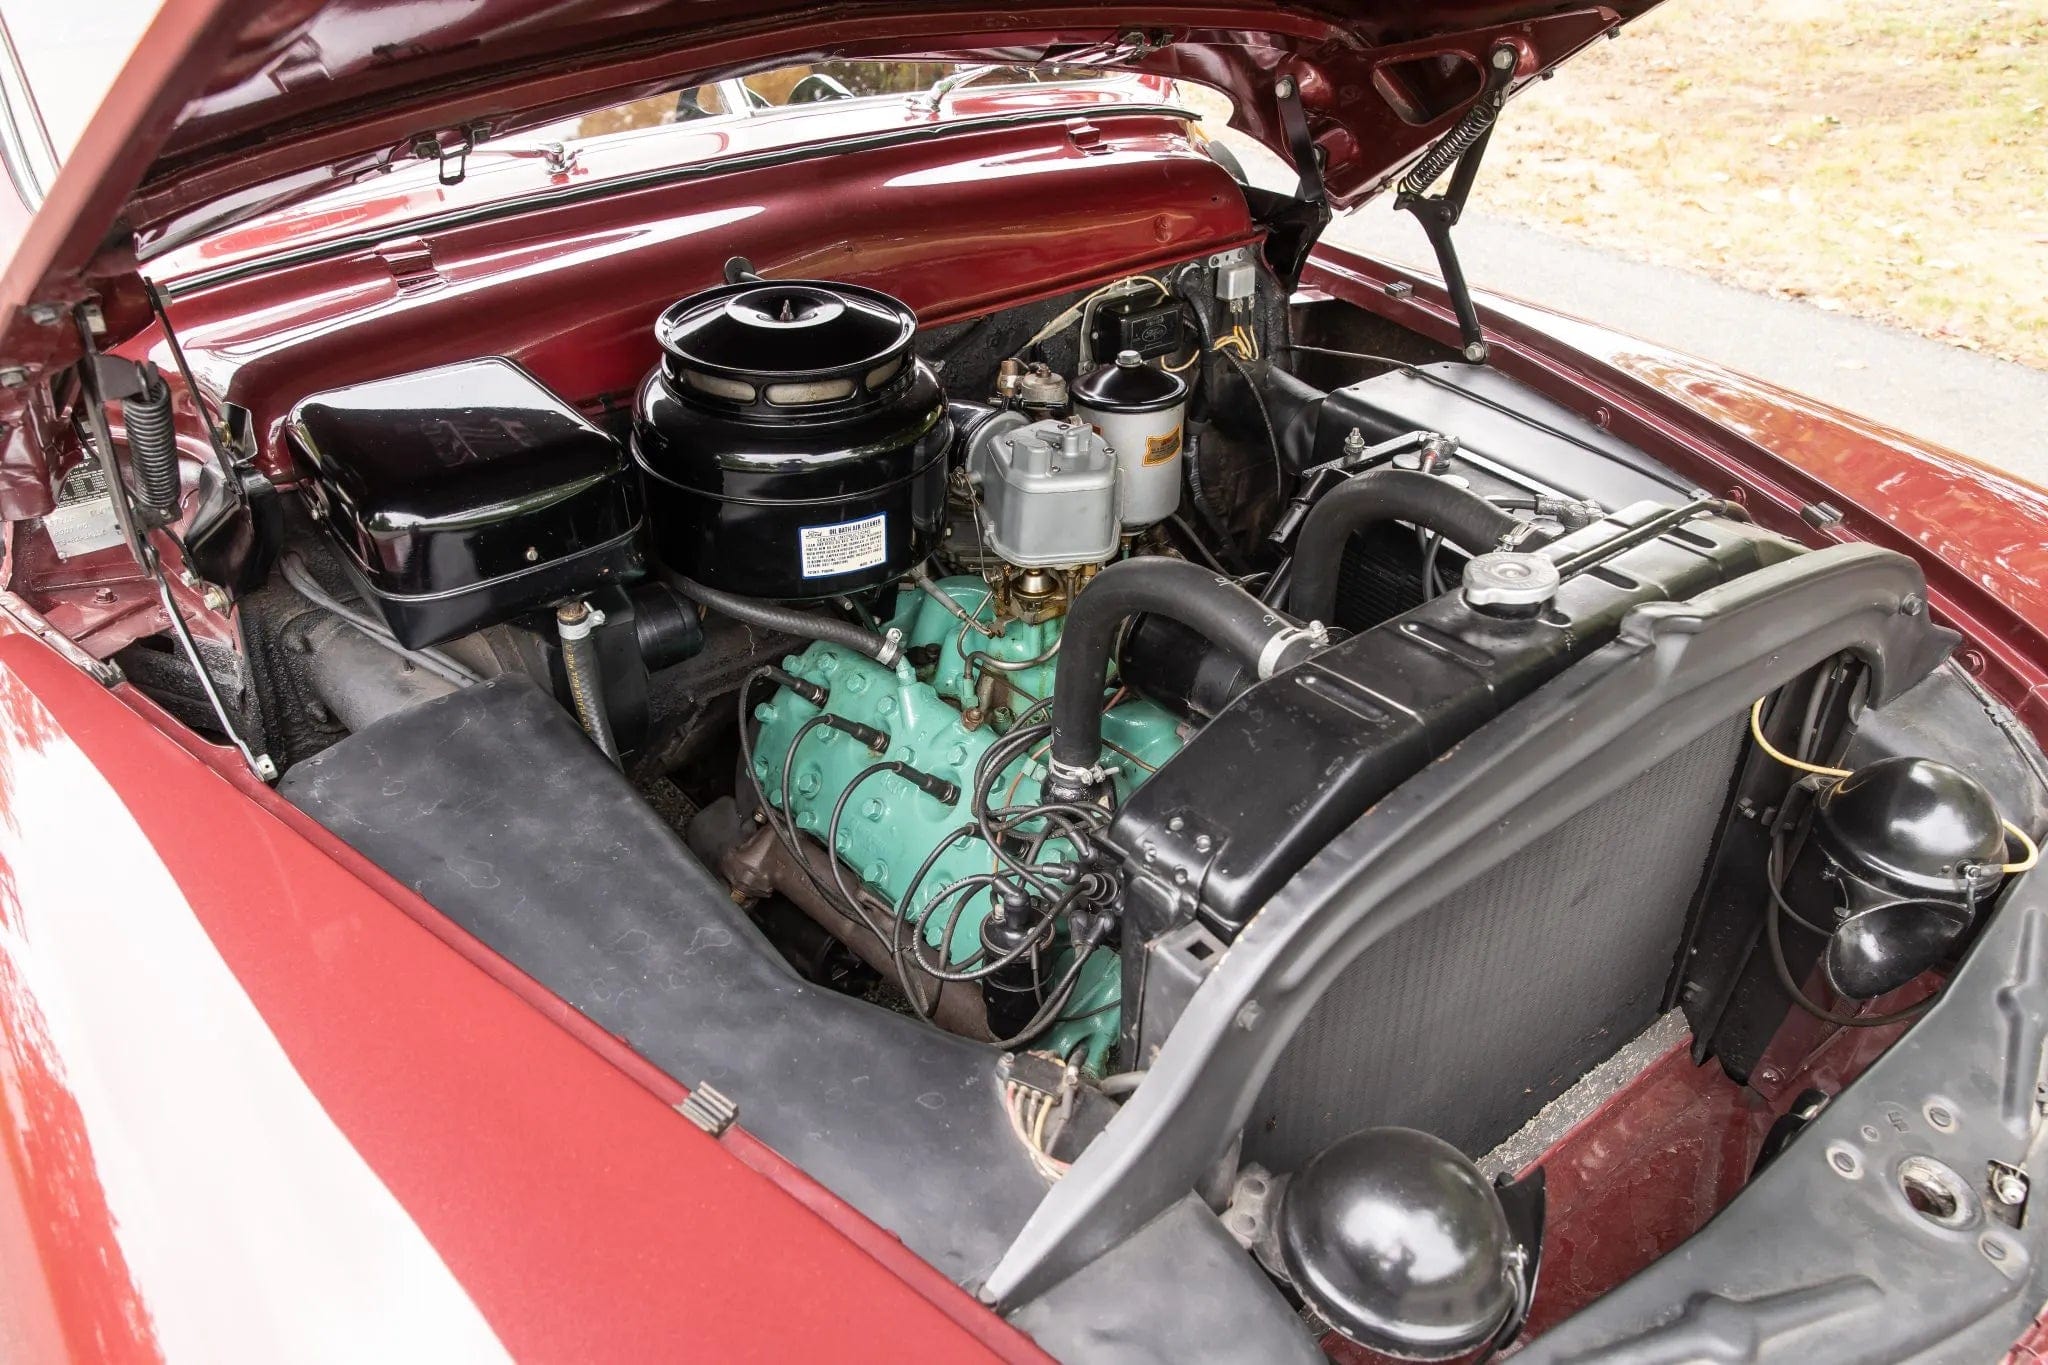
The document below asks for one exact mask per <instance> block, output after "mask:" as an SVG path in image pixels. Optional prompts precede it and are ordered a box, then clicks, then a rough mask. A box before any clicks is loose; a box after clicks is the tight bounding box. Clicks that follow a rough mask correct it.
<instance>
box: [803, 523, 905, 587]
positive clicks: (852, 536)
mask: <svg viewBox="0 0 2048 1365" xmlns="http://www.w3.org/2000/svg"><path fill="white" fill-rule="evenodd" d="M797 540H798V542H799V544H800V545H801V547H802V553H803V572H804V577H805V578H830V577H831V576H832V575H833V574H842V573H852V572H853V571H854V570H856V569H872V568H874V567H875V565H877V564H880V563H882V562H883V561H884V560H886V559H887V558H888V557H889V514H888V513H886V512H877V513H875V514H874V515H873V516H871V517H862V518H861V519H860V520H859V521H842V522H840V523H839V524H838V525H836V526H806V527H803V528H802V529H801V530H799V531H798V532H797Z"/></svg>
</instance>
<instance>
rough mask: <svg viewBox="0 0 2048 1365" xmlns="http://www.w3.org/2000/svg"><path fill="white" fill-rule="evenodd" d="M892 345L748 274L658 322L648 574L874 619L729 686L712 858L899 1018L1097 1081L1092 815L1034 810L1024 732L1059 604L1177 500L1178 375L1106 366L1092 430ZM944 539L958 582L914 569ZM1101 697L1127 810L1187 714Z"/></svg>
mask: <svg viewBox="0 0 2048 1365" xmlns="http://www.w3.org/2000/svg"><path fill="white" fill-rule="evenodd" d="M915 327H916V323H915V319H914V318H913V316H912V315H911V313H910V310H909V309H907V308H905V307H903V305H901V304H900V303H897V302H896V301H895V300H893V299H890V298H887V297H886V296H884V295H880V294H877V293H874V292H872V291H868V290H862V289H856V288H851V287H848V286H843V285H831V284H824V283H817V282H794V283H781V282H777V283H768V282H763V281H758V280H752V281H741V282H739V283H736V284H733V285H728V286H726V287H724V288H722V289H714V290H711V291H709V292H708V293H705V294H701V295H697V296H694V297H692V298H689V299H685V300H683V301H682V302H680V303H678V304H676V305H675V306H674V307H673V308H671V309H669V310H668V311H667V312H666V313H665V314H664V315H663V316H662V318H661V320H660V322H659V324H658V325H657V336H658V338H659V340H660V342H661V346H662V351H663V358H662V362H661V365H660V366H659V367H658V368H657V369H656V371H655V372H654V373H653V374H651V375H650V376H649V377H648V380H647V382H646V384H645V385H644V386H643V388H642V390H641V394H640V399H639V403H638V406H637V407H636V410H635V420H634V432H633V453H634V457H635V459H636V461H637V462H638V464H639V466H640V468H641V470H642V473H643V476H644V478H645V481H646V486H647V490H648V500H649V503H650V507H651V509H652V518H651V519H652V520H653V521H654V523H655V524H656V526H658V527H659V530H658V531H657V533H656V537H655V544H656V551H657V554H658V555H659V556H660V558H661V560H662V562H663V564H664V566H665V567H666V569H667V570H668V571H669V572H670V573H672V574H674V575H675V576H676V577H677V580H678V582H679V583H680V585H681V586H682V589H683V591H684V592H685V593H686V594H689V595H690V596H692V597H694V598H696V599H697V600H699V601H702V602H705V603H707V604H708V605H709V606H711V607H712V608H714V609H719V608H723V609H725V610H728V611H731V612H733V613H734V614H736V615H741V616H743V617H744V616H747V615H749V614H752V615H753V616H755V617H756V618H759V619H761V621H762V624H764V625H768V626H771V627H772V626H774V625H776V624H778V623H780V624H783V625H788V624H789V622H788V621H787V619H784V618H778V617H776V616H775V615H774V614H773V613H770V614H769V615H767V616H765V617H764V616H762V614H761V612H760V609H759V604H762V603H770V602H797V601H803V600H807V599H816V598H827V597H842V598H850V597H855V596H858V597H860V598H861V599H862V600H861V606H860V610H861V611H862V613H863V614H865V615H867V616H868V619H869V622H870V623H871V624H872V625H873V626H875V627H876V628H877V629H876V630H875V631H871V632H852V631H848V632H839V633H836V634H837V635H838V638H831V637H832V636H833V635H834V634H835V633H834V632H829V631H828V632H825V635H826V637H827V638H816V639H813V640H811V641H810V642H809V643H808V644H806V645H805V646H804V647H803V648H802V649H801V650H799V651H797V652H794V653H792V654H790V655H789V656H788V657H786V658H785V659H784V660H783V661H782V662H781V664H780V665H779V666H772V667H769V668H766V669H764V670H762V671H761V673H760V674H758V675H757V677H756V678H755V679H753V680H751V682H750V685H749V686H748V687H746V688H743V689H742V705H743V708H745V713H746V717H747V718H748V719H750V720H751V721H753V722H757V723H758V730H757V731H756V732H755V733H754V734H753V735H752V737H751V740H750V742H749V743H748V745H747V746H746V747H747V752H746V755H745V757H744V759H743V761H742V767H743V770H744V771H743V777H744V780H745V782H746V783H747V785H748V787H749V788H750V789H751V791H752V794H753V795H754V797H755V798H756V800H757V801H758V803H759V810H760V813H761V816H762V818H763V820H764V821H765V825H764V827H763V828H762V829H761V830H760V831H759V832H757V833H756V834H755V835H754V836H752V838H751V839H749V840H747V841H744V842H742V843H740V844H738V845H737V846H735V847H733V848H731V849H729V850H728V851H727V852H726V854H725V856H724V858H723V859H722V863H723V865H724V867H725V869H726V871H727V872H728V874H729V875H731V876H732V877H733V878H734V880H735V882H736V884H738V885H742V886H745V887H749V888H753V889H757V890H760V891H771V890H772V891H774V892H778V893H780V894H782V895H785V896H788V897H789V898H791V899H792V900H794V901H796V902H797V903H799V904H801V905H803V906H804V907H805V908H806V909H807V910H808V911H810V913H812V915H813V916H814V917H815V918H817V919H819V920H820V921H821V922H822V923H824V924H825V925H826V926H827V927H828V928H829V929H830V930H831V931H832V932H833V933H834V934H835V935H837V936H839V937H840V938H841V939H842V940H843V941H845V942H847V943H848V944H849V945H850V946H852V947H853V948H854V949H855V950H856V951H857V952H859V953H860V955H861V956H862V957H863V958H865V959H866V960H867V961H868V963H869V964H870V965H871V966H873V967H874V968H876V969H877V970H879V971H881V972H883V973H884V974H885V975H886V976H888V977H890V978H892V979H896V980H899V981H900V982H901V983H902V985H903V987H904V989H905V990H906V992H907V993H908V995H909V998H910V1000H911V1004H912V1006H913V1008H915V1009H916V1010H918V1011H919V1012H921V1013H933V1014H936V1015H937V1016H938V1017H939V1018H940V1019H941V1021H942V1022H944V1023H945V1024H946V1025H947V1026H948V1027H951V1028H954V1029H955V1030H957V1031H960V1032H965V1033H968V1034H970V1035H972V1036H977V1037H983V1038H992V1039H997V1040H1002V1041H1008V1042H1012V1043H1022V1042H1025V1041H1027V1040H1029V1041H1034V1042H1035V1043H1036V1044H1037V1045H1038V1046H1041V1047H1049V1048H1051V1049H1053V1050H1055V1051H1058V1052H1059V1053H1061V1054H1062V1055H1076V1056H1081V1057H1084V1058H1085V1059H1086V1061H1087V1062H1088V1064H1089V1065H1091V1066H1095V1067H1098V1068H1099V1067H1101V1066H1102V1065H1104V1063H1105V1061H1106V1059H1107V1055H1108V1051H1109V1048H1110V1046H1111V1044H1112V1043H1113V1042H1114V1040H1115V1038H1116V1036H1117V1032H1118V1027H1119V1011H1118V1000H1119V992H1120V988H1121V973H1120V970H1119V967H1118V963H1117V960H1116V955H1115V953H1114V951H1113V950H1111V949H1109V948H1107V947H1104V946H1103V939H1104V932H1105V930H1106V928H1107V920H1106V917H1105V910H1106V906H1107V903H1108V901H1109V900H1110V898H1111V896H1112V895H1113V890H1114V888H1113V886H1112V885H1111V884H1110V881H1109V879H1108V878H1107V877H1105V876H1103V875H1102V874H1100V873H1096V872H1090V873H1086V874H1079V873H1076V872H1074V871H1073V869H1076V868H1078V867H1080V866H1082V865H1084V864H1085V863H1086V862H1087V861H1088V860H1089V857H1090V855H1091V854H1092V851H1093V850H1092V847H1091V845H1090V842H1089V841H1090V839H1091V835H1092V832H1093V831H1094V830H1095V828H1096V827H1097V826H1099V824H1100V822H1101V817H1100V813H1099V811H1097V810H1089V809H1086V808H1083V807H1080V806H1076V805H1073V804H1071V803H1068V804H1067V806H1066V808H1065V809H1062V808H1061V806H1062V803H1060V802H1057V801H1053V800H1049V799H1048V797H1047V795H1046V793H1045V792H1044V790H1043V783H1044V777H1045V772H1046V770H1045V766H1044V758H1045V748H1046V743H1047V741H1046V739H1045V732H1046V723H1045V722H1046V713H1047V711H1048V710H1049V708H1050V706H1051V703H1052V683H1053V673H1054V663H1055V659H1056V656H1057V655H1058V652H1059V649H1060V641H1061V635H1062V628H1063V626H1064V624H1065V620H1066V614H1067V610H1068V607H1069V605H1070V603H1071V602H1072V601H1073V598H1074V595H1075V594H1076V593H1077V592H1078V591H1080V590H1081V589H1082V587H1083V586H1084V585H1085V584H1087V583H1088V581H1089V580H1090V579H1091V578H1092V577H1093V576H1094V575H1095V574H1096V573H1097V572H1098V571H1099V570H1101V568H1102V567H1103V566H1104V565H1105V564H1107V563H1109V562H1110V561H1111V560H1113V559H1114V558H1116V557H1118V556H1119V555H1120V554H1123V553H1125V552H1126V551H1127V549H1128V547H1129V544H1130V542H1131V541H1132V540H1133V539H1134V538H1135V537H1136V536H1137V535H1138V534H1140V533H1142V532H1143V531H1145V530H1147V529H1148V528H1150V527H1151V526H1153V525H1155V524H1157V523H1158V522H1161V521H1163V520H1165V519H1166V518H1167V517H1168V516H1170V515H1172V514H1173V512H1174V511H1175V510H1176V509H1177V508H1178V506H1179V489H1180V473H1179V454H1180V441H1181V422H1182V407H1183V404H1184V401H1185V397H1186V385H1185V384H1184V383H1183V382H1182V381H1181V380H1180V379H1178V378H1177V377H1176V376H1174V375H1171V374H1169V373H1167V372H1165V371H1163V370H1159V369H1156V368H1153V367H1150V366H1147V365H1145V364H1143V363H1142V362H1141V361H1140V360H1139V358H1138V357H1137V355H1136V354H1135V353H1127V354H1126V355H1125V356H1123V357H1122V359H1121V362H1120V363H1119V364H1116V365H1111V366H1107V367H1104V370H1103V372H1102V373H1101V374H1100V375H1099V376H1095V377H1093V378H1094V379H1095V381H1096V382H1095V383H1094V385H1093V387H1092V388H1090V389H1089V390H1088V391H1087V392H1086V394H1085V395H1083V398H1084V402H1083V404H1082V405H1081V406H1080V408H1079V412H1080V413H1081V414H1082V416H1085V417H1086V418H1087V419H1088V420H1082V416H1076V415H1074V414H1073V413H1072V412H1071V411H1069V410H1068V405H1067V402H1066V400H1065V397H1064V393H1063V390H1064V388H1065V385H1064V383H1061V382H1051V383H1048V382H1046V381H1047V379H1048V378H1049V375H1046V374H1041V375H1039V376H1036V378H1037V379H1038V384H1037V388H1036V390H1035V391H1034V392H1033V395H1032V396H1033V397H1034V398H1036V399H1038V400H1039V401H1038V402H1036V403H1034V404H1033V405H1032V407H1030V408H1027V407H1026V406H1025V405H1024V404H1023V403H1022V402H1017V403H1013V404H1009V405H1006V406H1003V407H981V406H978V405H974V404H964V403H963V404H954V405H952V407H951V408H950V409H949V407H948V405H947V403H946V401H945V400H944V398H943V396H942V394H941V393H940V390H939V387H938V384H937V382H936V380H935V379H934V378H933V375H932V372H931V370H930V368H929V367H928V366H926V365H925V364H924V363H923V362H922V361H920V360H918V359H917V358H916V357H915V356H914V354H913V353H912V349H911V340H912V337H913V335H914V333H915ZM1014 387H1015V388H1016V389H1018V390H1021V389H1022V387H1023V386H1022V385H1021V384H1019V385H1017V386H1014ZM1111 436H1114V437H1115V439H1116V440H1117V442H1118V445H1117V446H1112V445H1111V444H1110V443H1109V439H1108V438H1109V437H1111ZM956 443H957V444H958V445H959V446H960V449H961V452H962V458H961V460H960V462H959V464H958V466H957V467H956V469H955V471H954V474H953V477H952V478H951V479H950V480H949V479H948V476H947V463H946V456H947V455H948V453H949V451H950V450H951V449H952V447H953V446H954V445H955V444H956ZM942 542H943V543H945V544H946V545H947V546H948V548H949V550H950V551H951V557H953V558H954V559H955V561H956V562H957V563H958V564H959V565H961V566H962V567H965V568H970V569H973V570H976V571H977V572H976V573H973V574H955V575H952V576H947V577H943V578H934V577H932V576H931V575H930V574H929V573H928V572H926V571H925V570H924V569H923V568H922V567H921V566H922V564H923V562H924V561H925V560H926V558H927V557H928V556H929V555H930V554H931V553H932V551H933V550H934V549H936V548H938V547H939V546H940V544H941V543H942ZM969 546H972V547H974V548H973V549H972V550H969V549H968V547H969ZM899 585H900V586H899ZM728 594H729V595H730V596H728ZM741 599H744V601H742V600H741ZM814 626H815V622H813V621H810V620H808V619H807V620H806V621H805V622H804V623H803V627H804V628H803V629H802V630H800V631H799V632H798V633H800V634H817V633H818V632H817V631H816V630H815V629H814ZM863 640H865V641H868V642H872V641H876V640H879V641H880V642H881V647H879V648H876V647H875V646H874V645H873V644H872V643H863ZM1099 701H1100V704H1101V706H1102V710H1103V726H1104V731H1105V733H1104V742H1103V749H1104V752H1105V754H1107V755H1108V758H1107V760H1106V762H1105V763H1104V765H1103V766H1104V772H1105V773H1106V774H1107V775H1108V776H1109V780H1110V781H1111V782H1112V784H1113V786H1114V789H1115V790H1116V791H1117V793H1118V794H1119V795H1121V796H1128V795H1129V794H1130V792H1131V791H1133V790H1134V789H1135V788H1136V787H1137V786H1138V785H1139V784H1140V783H1142V782H1143V781H1144V780H1145V778H1146V777H1147V776H1149V775H1150V774H1151V773H1153V772H1155V771H1157V769H1158V768H1159V767H1160V765H1161V764H1163V763H1164V762H1165V761H1166V760H1167V759H1168V758H1170V757H1171V756H1172V755H1173V753H1174V752H1175V751H1176V750H1178V748H1179V747H1180V742H1181V736H1180V728H1181V725H1180V722H1179V720H1178V719H1177V718H1176V717H1174V716H1172V715H1171V714H1169V713H1168V712H1167V711H1165V710H1164V709H1163V708H1161V707H1160V706H1158V705H1157V704H1156V703H1154V702H1151V701H1149V700H1146V699H1145V698H1142V697H1139V696H1136V695H1133V694H1131V693H1130V692H1128V691H1126V690H1123V689H1117V688H1110V689H1107V690H1106V691H1105V693H1104V695H1103V696H1102V697H1101V698H1099ZM1019 839H1021V840H1023V841H1024V842H1025V845H1026V846H1025V848H1024V849H1023V851H1022V852H1021V853H1020V852H1016V851H1013V849H1014V847H1015V842H1016V841H1017V840H1019ZM811 841H816V842H815V843H813V842H811ZM824 850H829V854H827V853H825V852H824ZM1062 869H1064V870H1065V875H1064V876H1063V877H1061V876H1060V871H1059V870H1062ZM1055 877H1060V880H1058V881H1055V880H1054V879H1055ZM1034 900H1037V901H1039V902H1040V904H1038V905H1034V904H1033V903H1032V902H1033V901H1034Z"/></svg>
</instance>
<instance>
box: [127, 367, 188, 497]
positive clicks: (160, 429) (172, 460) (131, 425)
mask: <svg viewBox="0 0 2048 1365" xmlns="http://www.w3.org/2000/svg"><path fill="white" fill-rule="evenodd" d="M148 381H149V384H148V387H147V388H146V389H145V390H144V391H143V392H142V394H141V396H139V397H136V398H131V399H129V400H128V401H127V402H125V403H123V404H122V405H121V416H122V419H123V420H124V422H125V423H126V425H127V430H128V465H129V468H130V469H131V470H133V477H134V480H135V496H136V497H137V498H138V499H140V500H141V502H142V504H143V506H145V507H147V508H149V509H150V510H151V511H153V512H156V513H158V514H159V515H161V516H163V517H165V518H166V519H175V518H176V517H177V515H178V442H177V438H176V436H175V434H174V432H173V430H172V421H171V389H170V385H168V384H166V383H164V381H163V376H162V375H160V374H158V373H157V372H156V371H155V369H154V368H151V369H150V370H149V371H148Z"/></svg>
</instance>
